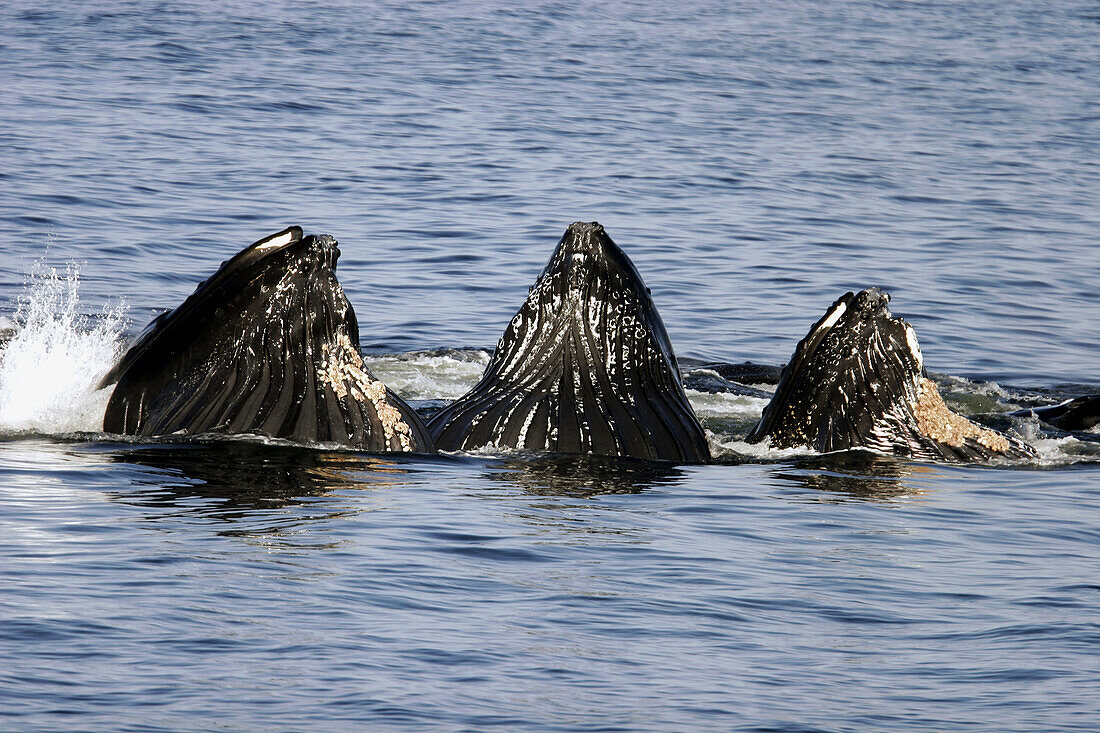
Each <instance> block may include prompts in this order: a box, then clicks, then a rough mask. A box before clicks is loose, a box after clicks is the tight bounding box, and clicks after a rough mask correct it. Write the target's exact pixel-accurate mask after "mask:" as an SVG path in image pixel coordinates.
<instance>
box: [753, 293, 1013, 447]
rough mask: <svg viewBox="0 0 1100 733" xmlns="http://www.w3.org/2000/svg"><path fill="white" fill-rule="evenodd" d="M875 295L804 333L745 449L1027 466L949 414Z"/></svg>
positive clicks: (908, 334) (852, 296)
mask: <svg viewBox="0 0 1100 733" xmlns="http://www.w3.org/2000/svg"><path fill="white" fill-rule="evenodd" d="M889 302H890V296H889V295H887V294H886V293H883V292H881V291H879V290H877V289H874V288H872V289H869V290H864V291H861V292H859V293H846V294H845V295H843V296H841V297H840V298H839V299H838V300H837V301H836V302H835V303H833V305H832V306H831V307H830V308H829V309H828V311H826V313H825V315H824V316H823V317H822V318H821V319H820V320H819V321H818V322H817V323H815V324H814V325H813V327H812V328H811V329H810V331H809V333H807V334H806V337H805V338H803V339H802V341H800V342H799V344H798V347H797V348H796V349H795V353H794V355H793V356H792V357H791V360H790V363H789V364H788V365H787V366H786V367H785V368H784V370H783V374H782V376H781V378H780V381H779V385H778V387H777V388H776V392H775V395H774V396H773V397H772V400H771V402H770V403H769V404H768V406H767V407H766V408H764V413H763V415H762V416H761V418H760V421H759V422H758V423H757V424H756V426H755V427H754V428H753V429H752V431H751V432H750V433H749V435H748V437H747V438H746V440H748V441H749V442H759V441H762V440H764V439H765V438H766V439H768V440H769V441H770V443H771V445H772V446H773V447H776V448H795V447H802V446H806V447H810V448H813V449H814V450H817V451H820V452H823V453H827V452H832V451H839V450H850V449H855V448H863V449H868V450H872V451H875V452H878V453H884V454H888V455H899V456H907V457H915V458H932V459H943V460H961V461H972V460H989V459H992V458H996V457H998V456H1007V457H1012V458H1029V457H1031V456H1032V455H1033V452H1032V451H1031V449H1030V448H1029V447H1027V446H1026V445H1024V444H1023V443H1020V442H1019V441H1017V440H1015V439H1012V438H1009V437H1007V436H1003V435H1001V434H1000V433H996V432H995V431H992V430H989V429H987V428H983V427H981V426H978V425H976V424H974V423H972V422H970V421H969V420H967V419H966V418H963V417H962V416H960V415H957V414H955V413H952V412H950V410H948V409H947V408H946V406H945V405H943V400H942V399H941V398H940V396H939V392H938V391H937V390H936V387H935V384H934V383H933V382H932V381H931V380H928V379H926V378H924V358H923V355H922V354H921V350H920V347H919V345H918V344H917V339H916V335H915V333H914V331H913V328H912V327H911V326H910V325H909V324H908V323H906V322H905V321H904V320H902V319H900V318H895V317H894V316H893V315H892V314H891V313H890V309H889V307H888V304H889Z"/></svg>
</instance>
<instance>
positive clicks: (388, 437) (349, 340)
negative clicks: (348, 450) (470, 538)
mask: <svg viewBox="0 0 1100 733" xmlns="http://www.w3.org/2000/svg"><path fill="white" fill-rule="evenodd" d="M290 231H291V230H288V232H290ZM292 234H293V233H292ZM337 256H338V250H337V249H336V242H335V240H332V238H331V237H306V238H304V239H303V238H301V237H300V232H299V236H298V237H296V238H295V237H293V236H285V235H283V236H280V235H276V237H269V238H268V239H267V240H261V242H258V243H256V244H254V245H252V246H251V247H249V248H248V249H246V250H245V251H243V252H242V253H241V254H240V255H238V256H237V257H236V258H234V259H232V260H230V261H228V262H227V263H225V264H223V266H222V268H221V269H220V270H219V271H218V272H217V273H215V274H214V275H213V276H212V277H211V278H209V279H208V280H207V281H205V282H204V283H202V284H201V285H199V287H198V288H197V289H196V291H195V293H194V294H193V295H192V296H191V297H190V298H188V299H187V300H186V301H184V303H183V304H182V305H180V306H179V307H178V308H176V309H175V310H174V311H172V312H170V313H167V314H165V315H163V316H161V317H159V318H158V319H157V320H155V321H154V322H153V324H151V326H150V329H149V330H148V331H147V332H146V333H145V334H144V335H143V336H142V337H141V338H139V339H138V341H137V342H136V343H135V344H134V345H133V346H132V347H131V348H130V349H129V351H127V353H125V354H124V355H123V357H122V359H121V360H120V362H119V364H118V366H117V367H116V368H115V369H114V370H112V373H111V374H110V375H109V376H110V379H111V381H117V385H116V386H115V389H114V392H113V393H112V395H111V398H110V401H109V403H108V406H107V410H106V413H105V415H104V421H103V428H104V430H105V431H107V432H112V433H119V434H128V435H143V436H154V435H172V434H199V433H215V434H254V435H263V436H269V437H275V438H285V439H288V440H292V441H298V442H311V443H335V444H339V445H345V446H351V447H355V448H361V449H363V450H368V451H375V452H405V451H417V452H430V451H431V450H432V444H431V440H430V439H429V437H428V435H427V431H426V429H425V428H424V426H423V424H422V423H421V422H420V419H419V418H418V417H417V416H416V414H415V412H414V411H413V410H412V408H411V407H409V405H407V404H406V403H405V402H404V401H402V400H401V399H400V398H399V397H397V395H395V394H393V393H392V392H390V391H389V390H388V389H386V387H385V386H384V385H383V384H382V383H381V382H380V381H378V380H377V379H375V378H374V377H373V375H371V374H370V372H369V371H368V370H367V369H366V367H365V365H364V364H363V359H362V357H361V356H360V354H359V328H358V323H357V321H356V318H355V313H354V311H353V310H352V309H351V306H350V305H349V303H348V301H347V298H346V297H345V295H344V291H343V288H341V287H340V283H339V282H338V281H337V279H336V275H335V273H334V272H333V270H332V268H333V266H334V265H335V262H336V258H337Z"/></svg>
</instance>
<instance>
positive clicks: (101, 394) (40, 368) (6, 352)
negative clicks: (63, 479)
mask: <svg viewBox="0 0 1100 733" xmlns="http://www.w3.org/2000/svg"><path fill="white" fill-rule="evenodd" d="M78 286H79V277H78V276H77V270H76V268H75V267H73V266H72V265H69V267H68V268H67V269H66V271H65V272H64V273H63V274H62V273H58V271H57V270H55V269H53V268H47V267H42V266H39V267H38V268H36V270H35V271H34V272H32V273H31V275H30V277H29V282H28V287H27V291H26V295H25V296H24V297H23V298H21V301H20V304H19V311H18V313H17V314H16V317H15V335H14V336H13V337H12V338H11V340H10V341H8V342H7V343H6V344H3V345H2V346H0V434H9V435H10V434H13V433H45V434H56V433H70V432H98V431H99V430H100V429H101V426H102V421H103V411H104V409H105V408H106V406H107V400H108V398H109V397H110V392H111V390H110V389H104V390H98V391H97V390H96V389H95V385H96V384H97V383H98V382H99V380H100V378H101V377H102V376H103V375H104V374H105V373H106V372H107V370H108V369H109V368H110V367H111V365H112V364H114V362H115V360H116V359H117V358H118V355H119V352H120V350H121V346H122V340H121V335H122V329H123V325H124V319H123V309H121V308H119V309H116V310H114V311H105V312H104V313H103V314H102V315H101V316H99V317H96V318H89V317H88V316H85V315H82V314H81V313H80V312H79V310H78V305H79V298H78Z"/></svg>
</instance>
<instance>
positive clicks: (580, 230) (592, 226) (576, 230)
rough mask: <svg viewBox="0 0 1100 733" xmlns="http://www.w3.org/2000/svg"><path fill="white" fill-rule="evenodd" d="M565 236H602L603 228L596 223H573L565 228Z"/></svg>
mask: <svg viewBox="0 0 1100 733" xmlns="http://www.w3.org/2000/svg"><path fill="white" fill-rule="evenodd" d="M565 231H566V233H567V234H573V235H578V236H579V235H585V234H587V235H592V234H602V233H603V227H602V226H600V223H599V222H598V221H575V222H573V223H572V224H570V225H569V226H568V227H567V228H566V230H565Z"/></svg>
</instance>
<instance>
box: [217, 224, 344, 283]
mask: <svg viewBox="0 0 1100 733" xmlns="http://www.w3.org/2000/svg"><path fill="white" fill-rule="evenodd" d="M339 259H340V246H339V243H338V242H337V241H336V239H335V238H334V237H332V236H331V235H328V234H310V235H305V234H304V233H303V231H302V228H301V227H298V226H292V227H288V228H286V229H284V230H283V231H281V232H277V233H275V234H272V235H271V236H269V237H264V238H263V239H261V240H260V241H258V242H256V243H254V244H251V245H249V246H248V247H246V248H244V249H243V250H241V251H240V252H238V253H237V254H236V255H234V256H233V257H231V258H229V259H228V260H226V261H225V262H223V263H222V266H221V268H220V269H219V270H218V272H217V273H215V274H214V276H213V277H211V278H210V279H209V280H207V281H206V282H205V283H203V284H202V285H200V286H199V287H200V288H202V287H204V286H205V287H211V286H213V287H214V288H217V287H218V286H220V285H225V284H232V285H233V286H234V287H243V286H245V285H246V284H247V283H249V282H251V281H253V280H254V279H255V278H257V277H260V276H264V277H271V276H272V275H273V274H279V273H280V272H283V271H294V272H300V273H308V272H318V271H323V270H333V269H335V268H336V263H337V261H338V260H339ZM196 292H197V291H196Z"/></svg>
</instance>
